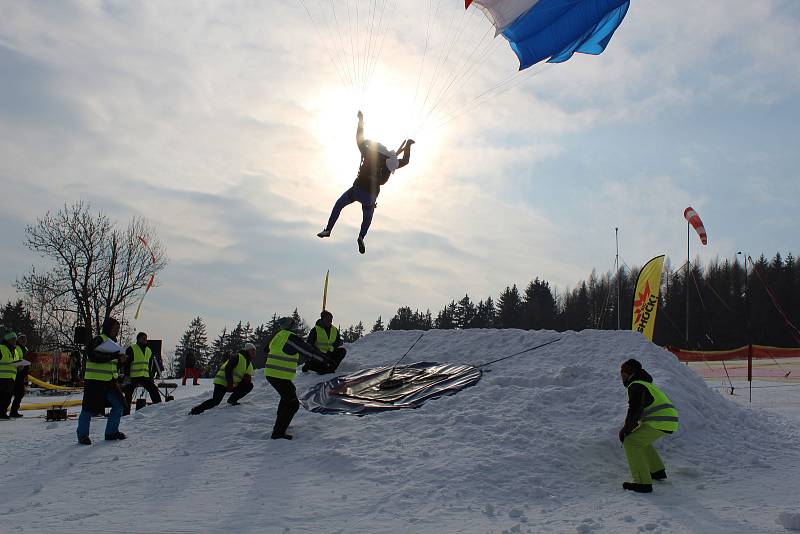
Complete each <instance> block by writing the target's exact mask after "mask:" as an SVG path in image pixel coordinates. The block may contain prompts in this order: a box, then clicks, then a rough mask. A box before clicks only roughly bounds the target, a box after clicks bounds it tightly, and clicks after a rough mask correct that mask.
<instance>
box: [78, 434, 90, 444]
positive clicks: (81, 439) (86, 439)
mask: <svg viewBox="0 0 800 534" xmlns="http://www.w3.org/2000/svg"><path fill="white" fill-rule="evenodd" d="M78 443H80V444H81V445H91V444H92V440H90V439H89V436H81V437H79V438H78Z"/></svg>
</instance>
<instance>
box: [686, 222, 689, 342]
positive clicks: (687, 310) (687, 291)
mask: <svg viewBox="0 0 800 534" xmlns="http://www.w3.org/2000/svg"><path fill="white" fill-rule="evenodd" d="M689 236H690V234H689V223H688V222H687V223H686V348H687V349H688V348H689Z"/></svg>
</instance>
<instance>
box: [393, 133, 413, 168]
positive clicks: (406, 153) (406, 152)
mask: <svg viewBox="0 0 800 534" xmlns="http://www.w3.org/2000/svg"><path fill="white" fill-rule="evenodd" d="M413 144H414V140H413V139H406V140H405V141H403V143H402V144H401V145H400V148H398V149H397V153H398V154H400V153H401V152H402V153H403V159H401V160H400V164H399V165H398V166H397V168H398V169H400V168H402V167H405V166H406V165H408V162H409V161H411V145H413Z"/></svg>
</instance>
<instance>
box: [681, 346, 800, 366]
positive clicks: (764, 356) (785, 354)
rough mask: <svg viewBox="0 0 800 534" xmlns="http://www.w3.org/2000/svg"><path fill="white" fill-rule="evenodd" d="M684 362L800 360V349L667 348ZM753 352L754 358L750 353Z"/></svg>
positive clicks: (757, 347)
mask: <svg viewBox="0 0 800 534" xmlns="http://www.w3.org/2000/svg"><path fill="white" fill-rule="evenodd" d="M666 349H667V350H668V351H670V352H671V353H672V354H674V355H675V356H676V357H677V358H678V359H679V360H680V361H682V362H723V361H728V360H748V359H750V358H751V357H752V359H754V360H771V359H777V358H800V347H770V346H767V345H745V346H743V347H739V348H736V349H730V350H684V349H679V348H677V347H669V346H668V347H666ZM751 350H752V356H751V355H750V351H751Z"/></svg>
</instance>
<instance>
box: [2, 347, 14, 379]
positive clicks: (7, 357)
mask: <svg viewBox="0 0 800 534" xmlns="http://www.w3.org/2000/svg"><path fill="white" fill-rule="evenodd" d="M15 355H16V350H15V351H14V353H12V352H11V349H10V348H9V347H8V345H6V344H5V343H0V378H7V379H11V380H16V378H17V368H16V367H14V366H13V365H11V364H12V363H14V362H15V361H17V360H16V359H15Z"/></svg>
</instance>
